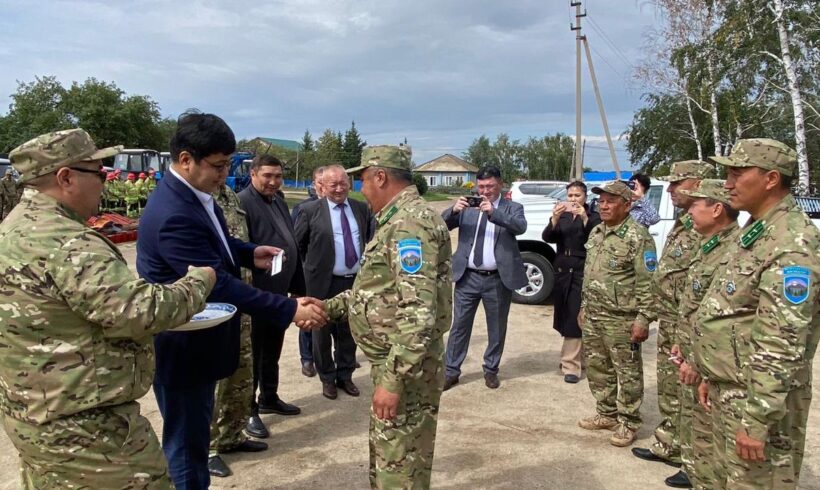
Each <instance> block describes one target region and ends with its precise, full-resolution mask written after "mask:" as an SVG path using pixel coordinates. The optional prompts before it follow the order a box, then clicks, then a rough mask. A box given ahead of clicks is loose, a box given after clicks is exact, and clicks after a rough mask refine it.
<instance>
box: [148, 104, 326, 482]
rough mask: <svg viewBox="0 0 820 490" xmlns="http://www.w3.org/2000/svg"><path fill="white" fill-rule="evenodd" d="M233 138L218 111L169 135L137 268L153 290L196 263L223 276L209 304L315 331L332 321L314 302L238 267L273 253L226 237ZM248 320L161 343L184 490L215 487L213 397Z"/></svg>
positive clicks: (163, 381)
mask: <svg viewBox="0 0 820 490" xmlns="http://www.w3.org/2000/svg"><path fill="white" fill-rule="evenodd" d="M235 149H236V140H235V139H234V135H233V131H231V129H230V128H229V127H228V125H227V124H226V123H225V121H223V120H222V119H220V118H219V117H217V116H215V115H213V114H198V113H188V114H184V115H183V116H182V117H180V119H179V122H178V124H177V130H176V132H175V133H174V136H173V137H172V138H171V157H172V159H173V163H172V165H171V167H170V168H169V170H168V172H167V173H166V174H165V176H164V177H163V179H162V180H161V181H160V183H159V184H158V185H157V188H156V190H155V191H154V194H153V196H152V197H151V199H150V200H149V202H148V205H147V206H146V207H145V212H144V213H143V216H142V219H140V233H139V238H138V240H137V271H138V272H139V274H140V276H141V277H143V278H144V279H146V280H147V281H148V282H150V283H159V284H165V283H168V282H171V281H174V280H176V279H178V278H179V277H181V276H182V275H184V274H185V272H186V271H187V268H188V264H194V265H208V266H211V267H213V268H214V269H215V270H216V277H217V280H216V285H215V286H214V289H213V291H212V292H211V294H210V296H208V300H209V301H212V302H225V303H230V304H233V305H235V306H236V307H237V308H238V309H239V311H240V312H242V313H250V314H251V315H265V316H267V317H268V318H270V323H271V325H270V328H272V329H276V330H284V329H286V328H287V327H288V325H289V324H290V323H291V321H294V322H296V323H297V325H298V326H299V327H300V328H314V327H316V326H319V325H321V324H323V323H324V322H325V321H326V315H324V313H323V312H322V311H321V310H320V308H319V307H318V306H317V303H316V300H313V299H312V298H301V299H299V300H298V301H297V300H293V299H287V298H285V297H283V296H280V295H276V294H271V293H268V292H265V291H260V290H258V289H254V288H253V287H251V286H249V285H247V284H245V283H244V282H242V280H241V279H240V266H242V267H246V268H250V269H254V270H256V269H262V270H269V269H270V268H271V261H272V259H273V257H274V256H275V255H277V254H279V253H280V252H281V251H280V250H279V249H277V248H275V247H268V246H257V245H256V244H254V243H248V242H243V241H241V240H239V239H237V238H234V237H232V236H231V235H230V234H229V233H228V229H227V226H226V224H225V218H224V216H223V214H222V210H221V208H220V207H219V206H218V205H217V204H215V202H214V198H213V193H215V192H216V191H217V190H218V189H219V187H220V186H221V185H222V184H223V183H224V181H225V177H226V175H227V171H228V169H229V168H230V159H229V155H230V154H231V153H233V152H234V150H235ZM239 323H240V315H235V316H234V317H233V318H232V319H231V320H230V321H227V322H224V323H221V324H219V325H217V326H215V327H212V328H207V329H202V330H196V331H186V332H162V333H160V334H158V335H156V336H155V337H154V345H155V347H156V364H157V371H156V377H155V378H154V393H155V394H156V398H157V405H158V406H159V410H160V413H161V414H162V418H163V426H162V449H163V451H164V452H165V457H166V459H167V460H168V466H169V470H170V474H171V478H172V479H173V481H174V485H175V486H176V487H177V488H186V489H189V488H194V489H204V488H207V487H208V484H209V483H210V476H209V473H208V446H209V442H210V437H209V436H210V423H211V419H212V417H213V407H214V390H215V389H216V382H217V380H219V379H222V378H225V377H227V376H230V375H231V374H232V373H233V372H234V371H235V370H236V368H237V365H238V363H239V343H240V342H239V338H240V328H239Z"/></svg>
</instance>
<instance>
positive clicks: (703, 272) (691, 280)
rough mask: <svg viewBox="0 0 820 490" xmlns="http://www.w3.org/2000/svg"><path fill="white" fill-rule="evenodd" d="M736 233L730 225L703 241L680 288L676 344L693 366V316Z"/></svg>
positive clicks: (732, 225) (736, 228)
mask: <svg viewBox="0 0 820 490" xmlns="http://www.w3.org/2000/svg"><path fill="white" fill-rule="evenodd" d="M737 230H738V226H737V222H732V223H731V224H730V225H729V226H727V227H726V228H724V229H722V230H720V231H719V232H717V233H716V234H715V235H714V236H712V237H710V238H709V239H708V240H703V241H702V242H701V244H700V248H699V249H698V251H697V252H696V253H695V257H694V258H693V259H692V263H691V265H690V266H689V272H688V273H687V274H686V279H685V281H684V283H683V284H682V285H681V292H680V294H679V297H680V304H679V306H678V319H679V321H678V323H677V324H678V328H677V331H676V334H677V335H676V337H675V343H676V344H677V345H678V346H679V347H680V350H681V353H682V355H683V358H684V359H686V362H688V363H689V364H692V365H693V366H694V365H695V358H694V355H693V353H692V335H693V334H694V328H695V325H694V322H695V313H697V311H698V308H699V307H700V303H701V301H703V295H704V294H706V290H707V289H708V288H709V284H711V283H712V277H713V276H714V274H715V269H716V268H717V267H718V264H719V263H720V261H721V259H723V257H724V255H725V254H726V250H727V249H728V248H729V247H730V246H731V244H732V240H734V238H735V237H734V235H735V233H737Z"/></svg>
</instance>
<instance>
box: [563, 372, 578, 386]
mask: <svg viewBox="0 0 820 490" xmlns="http://www.w3.org/2000/svg"><path fill="white" fill-rule="evenodd" d="M578 381H579V378H578V376H576V375H574V374H565V375H564V383H570V384H575V383H577V382H578Z"/></svg>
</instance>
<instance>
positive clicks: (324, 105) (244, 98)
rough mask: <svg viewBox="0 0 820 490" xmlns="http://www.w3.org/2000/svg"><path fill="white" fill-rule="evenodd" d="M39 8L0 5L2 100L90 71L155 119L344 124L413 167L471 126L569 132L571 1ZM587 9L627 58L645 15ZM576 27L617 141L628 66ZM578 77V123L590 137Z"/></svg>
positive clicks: (453, 144)
mask: <svg viewBox="0 0 820 490" xmlns="http://www.w3.org/2000/svg"><path fill="white" fill-rule="evenodd" d="M41 3H42V4H41V5H35V4H34V3H33V2H27V1H10V0H0V30H2V32H4V33H5V34H4V37H5V40H4V45H3V46H2V47H0V66H3V67H4V68H3V72H4V73H3V74H4V76H3V77H0V105H2V106H7V105H8V103H9V100H8V97H7V95H8V94H11V93H12V92H13V91H14V90H15V89H16V82H15V80H20V81H31V80H33V78H34V77H35V76H37V75H48V74H53V75H55V76H57V77H58V78H59V79H60V80H61V81H62V82H63V83H65V84H68V83H70V82H71V81H73V80H80V81H81V80H84V79H86V78H87V77H91V76H93V77H96V78H98V79H101V80H106V81H113V82H115V83H116V84H117V85H118V86H119V87H121V88H122V89H123V90H125V91H126V92H128V93H135V94H148V95H151V96H152V97H153V98H154V99H155V100H156V101H157V102H158V103H159V104H160V106H161V107H162V110H163V112H164V113H165V114H166V115H169V116H174V115H176V114H178V113H179V112H181V111H183V110H185V109H186V108H189V107H197V108H200V109H202V110H205V111H210V112H215V113H217V114H220V115H223V116H224V117H225V118H226V120H228V122H229V123H230V124H231V125H232V127H233V128H234V130H235V132H236V133H237V135H239V136H240V137H253V136H257V135H268V136H276V137H281V138H291V139H298V138H300V137H301V135H302V133H303V132H304V130H305V129H306V128H307V129H310V130H311V132H313V133H314V135H317V136H318V134H320V133H321V132H322V131H323V130H324V129H325V128H328V127H330V128H333V129H334V130H342V131H344V130H345V129H347V128H348V127H349V125H350V121H351V120H356V122H357V126H358V127H359V130H360V132H362V134H363V136H364V137H365V138H366V139H367V140H368V141H369V142H371V143H389V142H396V141H400V140H402V139H403V138H404V137H405V136H406V137H407V138H408V140H409V141H410V142H411V144H413V145H414V149H415V154H416V158H415V159H416V161H419V162H421V161H426V160H428V159H430V158H433V157H435V156H437V155H438V154H440V153H442V152H444V151H449V150H444V149H448V148H449V149H453V150H452V151H449V152H450V153H461V151H463V149H464V148H466V147H467V146H468V145H469V143H470V142H471V141H472V139H473V138H475V137H477V136H480V135H481V134H487V135H488V136H490V137H491V138H494V137H495V135H496V134H498V133H499V132H507V133H509V134H510V136H511V137H513V138H518V139H522V140H523V139H526V137H527V136H529V135H533V136H541V135H543V134H546V133H552V132H556V131H562V132H565V133H573V132H574V128H575V119H574V111H575V100H574V90H575V79H574V76H575V74H574V63H575V56H574V49H575V42H574V36H573V35H572V33H571V32H570V31H569V22H570V9H569V2H564V1H558V0H552V1H550V2H536V1H516V2H498V1H494V0H476V1H469V0H458V1H446V2H437V1H432V0H420V1H416V2H398V1H387V2H385V1H381V2H377V1H358V2H354V1H350V0H340V1H334V2H326V1H320V0H299V1H295V0H282V1H276V2H259V1H252V0H236V1H230V2H229V1H188V0H179V1H161V0H140V1H125V0H108V1H104V2H101V1H99V2H98V1H91V0H82V1H81V0H64V1H49V2H41ZM590 3H591V5H590ZM587 5H588V8H589V11H590V19H592V21H594V22H595V25H596V26H597V27H598V28H600V29H603V30H604V31H605V33H606V35H607V37H608V38H609V39H611V40H612V41H614V43H615V45H616V47H617V48H618V49H619V51H621V53H622V55H623V56H624V57H626V58H627V61H629V63H635V62H637V60H638V59H639V58H640V56H641V53H640V45H641V32H642V30H643V29H645V26H647V25H649V24H651V22H652V20H653V18H652V12H651V11H647V10H646V9H641V8H639V5H638V4H637V3H633V2H624V1H618V2H599V1H597V0H596V1H595V2H590V1H588V2H587ZM587 25H588V26H589V27H590V28H592V27H593V26H592V25H590V24H589V23H588V24H587ZM587 33H588V35H589V36H590V40H591V43H592V46H593V47H594V48H595V51H596V58H595V63H596V69H597V72H598V75H599V78H600V81H601V86H602V91H603V96H604V100H605V104H606V107H607V111H608V114H609V117H610V125H611V127H612V130H613V134H615V135H618V134H620V133H621V132H622V131H623V130H624V129H625V127H626V125H627V124H628V122H629V121H630V120H631V115H632V113H633V111H634V110H635V108H636V107H638V106H639V105H640V102H639V100H638V96H639V93H638V92H637V91H636V90H634V89H633V88H632V87H631V83H630V82H629V80H628V79H627V78H625V77H629V75H630V73H631V68H630V67H629V66H628V65H627V64H626V63H625V62H624V61H623V60H622V59H621V57H620V56H618V55H616V54H615V53H614V52H613V50H612V49H611V48H610V46H609V45H608V43H607V42H606V40H605V39H602V38H601V37H600V35H599V34H598V33H597V32H596V30H595V29H589V30H588V31H587ZM597 53H599V54H600V55H604V56H605V57H606V63H605V62H604V60H603V59H602V58H600V57H599V56H598V54H597ZM584 76H585V80H584V85H585V95H584V121H585V122H584V131H585V133H587V134H592V135H599V134H602V130H601V129H600V128H601V126H600V121H599V119H598V114H597V109H596V108H595V105H594V99H593V98H592V95H591V87H590V84H589V81H588V79H587V78H586V74H585V75H584ZM619 145H620V146H621V147H622V143H619ZM595 146H601V147H604V146H605V145H603V144H600V145H599V144H597V143H596V145H595ZM598 153H600V156H601V157H602V161H606V158H608V157H607V155H608V154H607V152H606V151H605V150H602V151H600V152H598V150H595V149H589V151H588V152H587V155H588V156H589V159H590V163H592V164H593V165H595V166H598V164H596V163H595V162H593V161H592V160H593V159H595V161H598ZM619 156H620V157H621V158H622V159H624V158H625V157H626V154H625V153H624V152H622V151H621V152H620V153H619ZM622 165H624V164H623V163H622Z"/></svg>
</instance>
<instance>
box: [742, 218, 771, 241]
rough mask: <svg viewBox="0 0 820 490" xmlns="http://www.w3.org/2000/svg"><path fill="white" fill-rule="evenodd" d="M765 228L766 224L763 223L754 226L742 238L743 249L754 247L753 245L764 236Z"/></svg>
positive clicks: (756, 223) (758, 222)
mask: <svg viewBox="0 0 820 490" xmlns="http://www.w3.org/2000/svg"><path fill="white" fill-rule="evenodd" d="M765 227H766V223H764V222H763V221H757V222H755V224H753V225H752V227H751V228H749V230H748V231H746V233H744V234H743V235H742V236H741V237H740V246H741V247H743V248H749V247H750V246H752V244H753V243H754V242H755V241H756V240H757V239H758V238H760V236H761V235H762V234H763V230H764V229H765Z"/></svg>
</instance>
